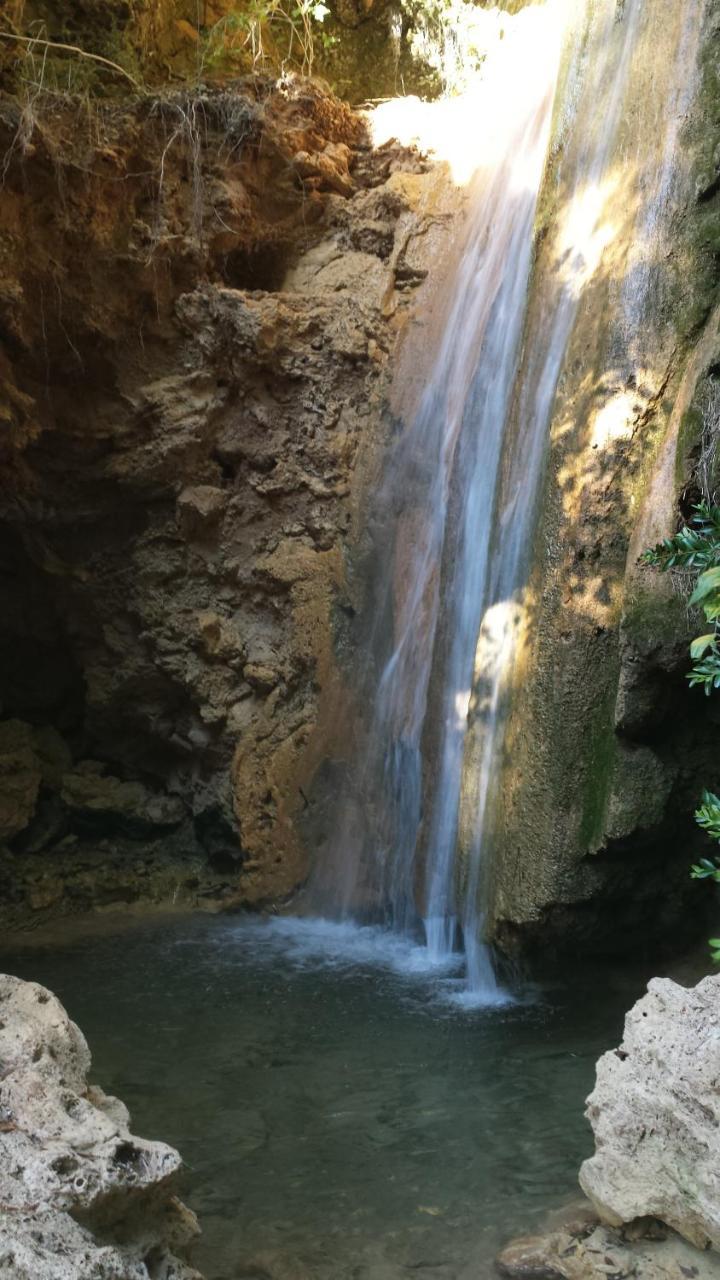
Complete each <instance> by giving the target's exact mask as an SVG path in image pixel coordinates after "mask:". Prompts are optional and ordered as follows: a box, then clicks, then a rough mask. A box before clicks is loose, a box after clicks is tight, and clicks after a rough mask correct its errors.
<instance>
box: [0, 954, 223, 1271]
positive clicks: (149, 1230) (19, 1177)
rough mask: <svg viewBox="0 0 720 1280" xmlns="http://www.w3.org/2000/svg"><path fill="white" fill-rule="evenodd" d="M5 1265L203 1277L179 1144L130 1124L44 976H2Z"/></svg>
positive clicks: (0, 1218) (0, 1151)
mask: <svg viewBox="0 0 720 1280" xmlns="http://www.w3.org/2000/svg"><path fill="white" fill-rule="evenodd" d="M0 1065H1V1068H2V1081H1V1083H0V1202H1V1211H0V1275H2V1276H4V1277H7V1278H8V1280H150V1277H153V1278H154V1277H162V1278H163V1280H201V1277H200V1276H199V1273H198V1272H197V1271H196V1270H195V1269H194V1268H193V1267H192V1266H191V1265H190V1264H189V1263H188V1262H187V1261H186V1260H185V1254H186V1249H187V1246H188V1245H189V1244H190V1242H191V1241H192V1239H193V1238H194V1237H195V1236H196V1235H197V1233H198V1226H197V1222H196V1219H195V1216H194V1214H192V1213H191V1211H190V1210H189V1209H187V1208H186V1207H185V1206H184V1205H183V1204H181V1202H180V1201H179V1200H178V1199H177V1198H176V1197H175V1195H174V1194H173V1190H172V1188H173V1180H174V1178H175V1176H176V1174H177V1173H178V1171H179V1169H180V1166H181V1159H180V1156H179V1154H178V1152H177V1151H175V1150H174V1149H173V1148H172V1147H169V1146H166V1145H165V1144H164V1143H162V1142H148V1141H146V1140H145V1139H143V1138H137V1137H135V1136H134V1135H133V1134H131V1133H130V1131H129V1128H128V1124H129V1115H128V1112H127V1110H126V1108H125V1107H124V1106H123V1104H122V1103H121V1102H120V1101H119V1100H118V1099H117V1098H112V1097H108V1096H107V1095H106V1094H104V1093H103V1091H102V1089H99V1088H97V1087H96V1086H89V1085H88V1082H87V1075H88V1071H89V1069H90V1052H89V1050H88V1046H87V1043H86V1041H85V1038H84V1036H83V1035H82V1032H81V1031H80V1030H79V1028H78V1027H77V1026H76V1025H75V1024H74V1023H73V1022H71V1021H70V1019H69V1018H68V1016H67V1014H66V1012H65V1010H64V1009H63V1007H62V1005H61V1004H60V1003H59V1001H58V1000H57V999H56V998H55V996H53V995H52V994H51V993H50V992H49V991H47V990H46V989H45V988H44V987H41V986H38V985H37V984H36V983H32V982H22V981H21V980H20V979H19V978H13V977H10V976H8V975H5V974H3V975H0Z"/></svg>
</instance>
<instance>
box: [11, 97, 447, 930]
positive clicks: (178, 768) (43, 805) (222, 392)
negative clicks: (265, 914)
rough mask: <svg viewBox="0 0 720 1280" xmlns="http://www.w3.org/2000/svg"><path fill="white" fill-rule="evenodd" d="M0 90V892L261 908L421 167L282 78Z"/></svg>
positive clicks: (43, 902) (379, 404) (406, 276)
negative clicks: (222, 86) (177, 88)
mask: <svg viewBox="0 0 720 1280" xmlns="http://www.w3.org/2000/svg"><path fill="white" fill-rule="evenodd" d="M0 108H1V109H0V151H2V152H4V156H5V160H4V170H3V172H4V189H3V196H4V198H3V202H2V211H1V212H0V340H1V341H2V352H1V353H0V384H1V385H2V393H3V397H2V398H3V404H4V408H3V409H2V415H3V417H2V420H3V438H2V442H1V443H0V452H1V453H2V474H3V481H2V484H1V485H0V585H1V586H2V593H3V598H4V600H5V602H6V607H5V609H4V610H3V616H2V618H0V659H2V662H1V663H0V718H1V719H2V721H5V722H7V724H6V725H3V724H0V776H2V778H3V779H4V780H6V783H7V785H6V786H5V787H4V788H3V791H4V794H3V801H2V807H0V881H2V883H3V884H4V886H5V889H6V891H5V892H4V893H3V894H2V902H3V904H4V905H3V906H2V907H0V911H2V912H5V915H6V918H7V919H9V920H10V922H12V923H15V922H16V920H19V919H21V917H22V913H23V910H25V911H27V910H28V909H30V910H32V911H45V912H47V913H54V912H56V911H65V910H76V909H78V908H82V907H85V906H86V905H88V904H89V902H91V901H92V900H93V897H94V899H95V900H96V901H101V902H108V901H123V900H127V899H132V898H138V897H142V898H144V897H147V896H148V894H149V893H150V894H151V895H152V896H155V897H158V896H162V895H163V894H164V893H165V892H166V889H167V887H168V886H172V885H173V884H177V885H180V886H181V890H182V896H183V898H184V899H187V898H192V896H193V893H196V895H199V894H205V893H208V894H211V895H212V896H213V897H214V898H219V899H221V900H223V901H226V900H232V901H233V902H240V903H244V902H247V903H269V902H273V901H277V900H278V899H282V898H284V897H285V896H286V895H287V894H289V893H290V892H292V890H293V889H295V888H296V887H297V886H298V885H299V884H300V883H301V882H302V881H303V879H304V877H305V874H306V871H307V850H306V848H305V847H304V846H303V842H302V840H301V839H300V838H299V835H298V822H299V820H300V819H302V817H303V815H304V813H305V810H306V808H307V807H308V803H309V801H308V787H307V786H306V782H307V779H309V778H310V777H311V776H312V774H313V772H314V770H315V768H316V767H317V763H318V759H319V758H321V755H322V747H321V745H320V743H319V742H318V744H317V745H316V729H317V720H318V704H319V699H320V695H321V693H323V692H324V693H326V694H329V697H328V698H327V705H331V704H332V699H333V687H334V681H335V675H334V672H335V668H336V650H337V640H338V635H340V638H342V636H341V633H342V629H343V626H344V625H345V623H346V620H347V618H348V617H349V616H350V615H351V614H352V609H353V604H352V591H351V590H350V589H349V587H348V584H347V581H346V571H345V548H346V542H347V537H348V530H349V527H350V524H351V522H352V519H353V506H352V504H353V486H352V483H351V482H352V481H353V476H354V473H355V470H356V467H357V459H358V450H359V445H360V442H361V440H362V443H363V446H364V447H365V448H366V452H367V453H368V454H370V455H371V454H372V448H373V441H374V440H376V439H379V437H380V435H381V434H382V432H383V431H384V430H385V428H381V427H380V426H379V422H380V418H381V414H382V409H383V405H384V395H385V381H386V375H385V369H386V364H387V362H388V356H389V353H390V351H391V350H392V347H393V344H394V343H395V341H396V338H397V335H398V333H399V332H400V331H401V330H402V329H403V326H404V324H405V318H406V314H407V313H408V310H409V304H410V302H411V300H412V296H413V292H414V290H415V289H416V287H417V285H418V284H419V283H420V282H421V281H422V279H423V275H424V274H426V272H425V269H424V268H423V267H422V266H421V265H419V262H420V261H422V259H423V253H425V255H426V256H427V254H428V253H429V254H430V256H432V255H433V253H434V252H435V251H436V249H437V231H438V219H437V217H436V216H435V213H436V210H434V209H433V208H432V201H431V200H429V199H428V192H427V188H428V186H431V185H432V181H433V174H432V173H431V172H430V171H429V168H428V165H427V163H425V162H424V161H423V160H422V159H421V158H420V157H419V156H418V155H417V153H415V152H411V151H408V150H407V149H403V148H402V147H399V146H397V145H390V144H388V145H386V146H384V147H381V148H379V149H375V150H373V149H372V147H371V146H370V143H369V141H368V137H367V133H366V129H365V125H364V123H363V121H362V119H361V118H360V117H359V116H358V115H356V114H355V113H354V112H352V111H351V110H350V109H349V108H348V107H347V106H345V105H344V104H342V103H340V102H339V101H338V100H337V99H335V98H333V97H332V96H331V95H329V94H328V93H326V92H324V91H323V90H322V89H320V88H318V87H317V86H315V85H311V84H308V83H307V82H303V81H300V80H298V81H293V82H282V83H281V82H275V83H274V82H270V81H263V80H258V79H257V78H254V79H249V80H248V81H247V82H243V83H242V84H240V85H237V86H234V87H233V88H232V89H229V90H226V91H222V92H220V91H212V92H211V91H205V90H199V91H197V92H196V93H194V94H193V93H185V92H182V91H181V92H178V93H177V94H170V95H165V96H163V97H161V98H158V99H157V100H156V101H152V100H148V101H146V102H145V103H143V104H141V105H137V104H128V105H118V104H114V105H113V104H110V105H108V106H107V107H98V117H97V119H96V120H95V121H94V122H93V123H92V128H89V127H88V122H87V120H85V119H79V118H78V116H77V112H76V110H75V107H74V106H73V105H72V103H70V104H69V105H68V104H67V103H66V104H64V105H63V104H61V105H59V106H58V105H57V104H55V103H53V104H52V107H51V106H50V105H49V104H48V103H46V102H45V101H44V100H43V101H41V100H40V99H38V101H37V103H36V104H35V111H34V116H33V119H32V121H31V122H28V121H27V120H26V121H25V125H27V126H28V128H29V129H30V133H29V136H26V132H27V130H26V129H25V125H24V124H23V117H21V116H20V114H19V112H18V109H17V106H16V105H15V104H14V103H12V102H4V103H2V104H0ZM431 228H432V230H430V229H431ZM441 229H442V230H443V233H444V231H445V230H446V229H447V228H445V226H444V224H443V227H442V228H441ZM418 246H420V249H421V251H420V252H419V251H418ZM18 725H23V726H25V727H24V728H22V729H20V728H18V727H17V726H18ZM48 726H51V728H52V731H54V732H55V733H56V734H59V735H60V738H61V740H62V743H63V744H64V750H65V751H66V753H67V756H68V758H67V759H66V760H65V762H64V764H63V765H62V768H61V769H60V777H59V780H58V779H54V780H51V779H48V778H47V777H46V776H43V774H42V770H41V767H40V761H39V758H38V750H37V747H36V745H35V737H36V733H37V731H40V732H45V730H46V729H47V727H48ZM2 842H4V846H3V845H2ZM148 848H150V849H151V850H154V851H155V852H154V853H151V856H150V858H149V863H150V864H151V865H150V867H148V866H147V863H148V859H147V857H146V854H147V852H148ZM161 850H164V851H165V860H164V864H163V858H162V857H161ZM96 855H99V856H98V857H96ZM74 858H75V859H76V867H77V874H76V875H75V877H74V878H73V874H72V870H71V864H72V861H73V859H74ZM138 862H142V863H145V864H146V868H145V870H144V871H143V870H141V871H140V872H138V873H137V874H136V873H135V871H134V870H133V868H134V867H136V866H137V864H138ZM171 866H172V868H175V867H177V870H176V871H175V870H172V873H171V872H170V868H171ZM203 867H204V871H203ZM66 869H67V870H66ZM96 872H97V874H99V875H100V880H98V881H97V882H96V884H95V889H94V890H93V889H92V880H93V876H95V874H96ZM151 882H152V886H154V887H153V888H151ZM113 883H114V884H115V888H114V889H113ZM193 884H194V886H195V888H193ZM171 896H174V890H171Z"/></svg>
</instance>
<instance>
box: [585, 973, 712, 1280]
mask: <svg viewBox="0 0 720 1280" xmlns="http://www.w3.org/2000/svg"><path fill="white" fill-rule="evenodd" d="M718 1080H720V976H719V977H709V978H705V979H704V980H703V981H702V982H700V983H698V985H697V986H696V987H693V988H691V989H687V988H685V987H681V986H678V984H677V983H675V982H671V981H670V980H669V979H667V978H654V979H653V980H652V982H651V983H650V984H649V987H648V992H647V995H646V996H644V997H643V999H642V1000H639V1001H638V1003H637V1004H636V1005H635V1006H634V1008H633V1009H631V1010H630V1012H629V1013H628V1015H627V1017H626V1019H625V1035H624V1038H623V1042H622V1045H621V1046H620V1048H619V1049H616V1050H614V1051H612V1052H610V1053H606V1054H604V1055H603V1057H602V1058H601V1059H600V1061H599V1063H598V1068H597V1083H596V1085H595V1089H594V1091H593V1093H592V1094H591V1095H590V1098H589V1099H588V1111H587V1114H588V1118H589V1120H590V1122H591V1124H592V1127H593V1130H594V1133H595V1143H596V1150H595V1155H594V1156H593V1157H592V1158H591V1159H590V1160H586V1161H585V1163H584V1165H583V1166H582V1169H581V1171H580V1184H581V1186H582V1188H583V1190H584V1191H585V1192H586V1193H587V1195H588V1196H589V1197H590V1199H591V1200H592V1202H593V1204H594V1205H595V1207H596V1209H597V1211H598V1213H599V1214H600V1216H601V1217H602V1218H603V1219H604V1220H605V1221H606V1222H607V1223H609V1224H610V1225H614V1226H619V1225H620V1224H622V1223H628V1222H632V1221H634V1220H635V1219H637V1218H647V1217H651V1218H658V1219H660V1220H661V1221H662V1222H665V1223H667V1224H668V1225H669V1226H671V1227H673V1228H674V1229H675V1230H676V1231H677V1232H679V1234H680V1235H682V1236H684V1237H685V1239H686V1240H689V1241H690V1242H691V1243H692V1244H694V1245H696V1246H698V1247H699V1248H702V1249H704V1248H706V1247H707V1246H708V1245H711V1246H714V1248H715V1249H720V1142H719V1141H718V1129H719V1127H720V1095H719V1093H718ZM714 1265H715V1267H716V1269H717V1270H718V1271H719V1272H720V1262H719V1261H718V1259H717V1258H716V1259H715V1262H714Z"/></svg>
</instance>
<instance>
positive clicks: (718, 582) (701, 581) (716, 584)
mask: <svg viewBox="0 0 720 1280" xmlns="http://www.w3.org/2000/svg"><path fill="white" fill-rule="evenodd" d="M715 591H717V592H720V565H717V566H716V567H715V568H713V569H706V570H705V572H704V573H701V574H700V577H699V578H698V583H697V586H696V588H695V590H694V591H693V593H692V595H691V597H690V604H702V602H703V600H707V598H708V596H710V595H712V594H713V592H715Z"/></svg>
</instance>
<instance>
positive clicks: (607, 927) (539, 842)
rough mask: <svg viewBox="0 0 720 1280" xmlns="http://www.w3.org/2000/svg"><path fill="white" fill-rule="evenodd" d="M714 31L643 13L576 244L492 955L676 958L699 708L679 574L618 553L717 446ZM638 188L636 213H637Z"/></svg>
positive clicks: (668, 507) (702, 482) (690, 894)
mask: <svg viewBox="0 0 720 1280" xmlns="http://www.w3.org/2000/svg"><path fill="white" fill-rule="evenodd" d="M624 12H625V14H626V15H627V13H628V12H629V11H628V10H627V9H626V10H625V11H624ZM718 20H719V15H718V6H717V4H716V3H714V0H710V3H707V4H699V5H694V6H687V5H685V4H673V5H670V6H668V5H662V6H660V7H658V6H656V5H654V4H653V3H650V4H648V5H646V6H644V8H643V11H642V18H641V22H640V24H639V31H638V38H637V45H636V49H635V53H634V56H633V60H632V67H631V72H630V75H629V78H628V82H627V88H626V91H625V99H624V116H623V120H624V123H623V126H622V128H621V129H620V132H619V136H618V141H617V147H616V152H615V153H614V154H613V159H612V162H611V164H610V166H609V173H608V178H607V185H606V187H605V188H604V189H603V191H602V192H600V193H598V196H599V197H600V196H602V198H603V199H606V200H607V203H606V205H605V212H604V214H603V217H602V219H601V220H600V224H598V228H597V234H598V236H599V238H600V240H602V239H603V236H605V237H606V239H605V241H604V242H603V243H602V244H600V245H596V246H595V247H596V248H597V254H596V256H593V254H594V252H595V250H594V249H593V243H592V241H591V242H590V243H589V245H588V244H586V243H585V242H584V241H583V242H582V243H581V248H580V252H581V253H585V254H586V253H588V251H589V252H590V259H588V260H589V261H592V263H593V265H592V268H591V270H590V273H589V276H588V278H587V279H586V280H585V282H584V283H583V285H582V301H581V305H580V307H579V309H578V313H577V319H576V321H575V325H574V330H573V333H572V336H571V339H570V343H569V346H568V350H567V353H566V357H565V361H564V365H563V369H562V373H561V376H560V381H559V385H558V390H557V396H556V401H555V407H554V411H553V418H552V424H551V431H550V442H549V455H548V469H547V474H546V481H545V489H544V493H543V496H542V503H541V515H540V519H539V524H538V529H537V535H536V539H535V544H534V547H533V551H532V563H531V565H530V568H529V572H528V580H527V593H526V601H525V603H526V606H527V635H526V637H525V640H524V645H523V649H522V653H521V659H520V662H519V664H518V668H517V671H516V673H515V678H516V690H515V693H514V697H515V702H514V707H515V710H513V712H512V714H511V718H510V724H509V730H508V735H507V739H506V746H505V759H506V762H507V766H506V768H505V772H504V780H503V789H502V800H501V804H500V807H499V815H498V831H497V833H496V844H495V849H494V852H493V854H492V871H491V874H490V881H491V883H489V884H488V885H487V886H486V894H487V898H488V900H489V903H490V908H489V920H490V924H489V929H490V933H491V935H492V937H493V939H494V940H495V941H496V942H497V943H498V944H499V945H500V946H501V947H503V948H505V949H509V950H513V949H514V948H520V949H522V948H528V949H529V950H534V951H535V952H536V953H540V952H542V953H543V954H544V955H545V956H547V955H548V953H551V952H552V951H553V949H554V948H555V947H559V948H560V949H562V948H564V947H568V946H569V947H571V948H573V949H574V950H578V949H579V950H581V951H585V952H587V951H593V950H594V951H599V952H609V951H622V950H629V949H632V948H633V947H638V946H645V945H651V946H658V945H666V944H667V943H669V944H670V945H671V946H678V945H682V941H683V938H684V937H685V936H687V934H688V933H690V932H691V931H692V929H693V927H695V926H696V925H697V924H700V923H701V922H702V907H703V904H704V903H705V902H706V901H707V897H706V896H703V895H702V894H701V893H700V892H699V891H698V886H697V885H693V884H692V883H691V882H690V880H689V876H688V872H689V864H690V862H691V861H692V857H693V853H694V852H695V851H696V849H697V847H698V842H699V841H702V836H699V835H698V833H697V831H696V830H695V828H694V824H693V821H692V812H693V810H694V808H695V807H696V806H697V801H698V796H699V794H700V792H701V790H702V788H703V786H709V787H713V786H715V785H717V783H718V773H717V752H716V747H715V742H716V732H717V730H716V723H715V721H716V711H715V710H714V709H713V708H712V707H711V706H710V705H709V702H708V700H707V699H704V698H703V697H702V694H700V693H699V692H697V691H696V692H694V693H693V692H691V691H689V690H688V688H687V684H686V681H685V672H686V671H687V669H688V666H689V660H688V644H689V639H690V636H691V635H692V634H693V628H694V619H693V618H692V617H690V616H689V615H688V611H687V598H688V589H687V584H685V583H683V582H682V580H679V579H675V580H670V579H666V578H664V577H662V576H661V575H659V574H653V573H651V572H648V571H642V570H640V569H639V567H638V564H637V560H638V556H639V555H640V554H641V552H642V551H643V550H644V549H645V548H646V547H648V546H651V545H654V543H655V542H656V541H657V540H658V539H659V538H660V537H661V536H667V535H669V534H671V533H673V532H674V531H675V529H677V528H678V527H679V525H680V524H681V523H682V522H683V520H684V519H685V518H687V516H688V515H689V514H690V509H691V505H692V503H693V502H694V501H697V500H698V499H699V497H700V496H701V495H702V494H703V493H705V494H707V495H708V496H709V495H710V494H712V493H714V492H715V482H714V481H713V480H712V478H710V484H709V487H708V477H707V474H706V473H705V472H703V475H701V474H700V472H701V471H702V467H701V466H700V461H701V456H703V455H704V456H705V458H706V460H707V456H708V453H709V452H710V453H711V452H712V451H713V450H714V449H715V447H716V443H717V441H716V433H715V418H714V416H713V415H714V411H713V410H712V408H711V406H712V405H713V404H714V400H713V396H714V394H715V392H714V388H715V386H716V370H717V361H718V353H719V350H720V348H719V346H718V327H717V312H716V309H715V308H716V305H717V288H718V273H717V252H716V240H715V238H714V236H715V232H714V228H715V227H716V225H717V219H718V204H717V198H718V197H717V182H716V180H715V179H713V178H711V176H710V175H711V173H713V172H715V169H714V167H713V166H714V165H715V163H716V162H715V159H714V158H713V157H714V156H715V155H716V148H717V140H718V114H717V75H718V63H717V48H718V43H717V31H718ZM677 59H680V60H684V61H683V62H682V72H681V74H679V76H678V71H677V68H678V65H679V64H678V62H677V61H676V60H677ZM664 77H666V79H665V80H663V78H664ZM673 77H676V79H675V80H673ZM661 83H664V84H665V88H664V89H663V90H662V93H664V95H665V96H664V98H663V101H664V103H665V104H666V105H667V104H672V103H677V101H678V98H677V96H675V97H673V94H676V93H679V94H681V95H683V94H684V95H685V97H684V98H682V101H683V103H684V111H683V114H682V117H681V118H679V119H678V124H677V126H676V127H675V128H676V131H675V132H673V131H672V129H671V131H670V133H669V134H666V135H665V143H664V144H663V145H664V148H665V149H664V150H662V149H661V145H660V144H661V140H662V138H663V133H662V128H667V124H666V122H665V117H664V115H663V112H664V111H665V109H666V108H665V107H661V108H659V109H658V110H656V109H655V107H653V105H652V104H653V100H654V95H655V94H656V93H658V92H660V88H659V86H660V85H661ZM672 83H676V84H677V85H678V86H679V87H678V89H677V91H676V90H675V89H672V88H671V84H672ZM661 123H662V127H661ZM711 153H712V154H711ZM561 173H562V159H560V174H561ZM557 182H558V186H557V188H556V189H555V191H554V192H553V193H552V194H551V195H549V196H548V201H549V205H546V219H547V222H546V224H545V225H544V226H543V235H542V240H541V244H540V248H539V253H538V260H537V265H536V275H535V283H534V293H533V298H532V300H531V312H530V324H531V325H533V324H537V323H541V322H542V321H541V316H542V314H543V310H542V309H543V306H544V300H545V297H546V285H545V283H544V273H546V272H547V271H548V270H550V271H552V272H555V271H556V270H557V269H561V267H560V268H558V260H557V259H556V258H555V259H554V257H553V255H554V254H555V252H556V251H555V249H554V248H553V238H554V236H555V234H556V230H555V228H556V224H559V225H560V226H562V218H563V211H564V209H565V208H567V207H569V202H570V201H571V200H572V197H573V193H572V192H571V191H564V190H563V189H562V179H561V177H559V178H558V179H557ZM641 192H644V193H646V194H647V193H650V195H651V198H652V200H653V201H655V202H656V203H655V204H654V205H652V208H653V209H654V210H655V213H656V215H657V216H656V217H655V215H653V219H654V220H653V219H650V220H648V218H647V216H646V215H644V219H645V220H644V221H643V219H641V220H640V221H637V219H638V209H639V208H642V204H641V199H644V198H645V196H642V197H641V195H640V193H641ZM558 193H559V194H558ZM553 201H554V202H555V203H553ZM663 227H664V228H665V230H663ZM553 263H554V264H555V265H553ZM545 278H546V279H547V278H549V277H545ZM710 701H711V700H710Z"/></svg>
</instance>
